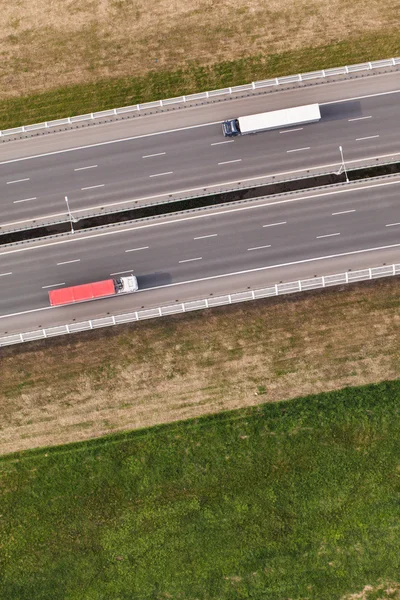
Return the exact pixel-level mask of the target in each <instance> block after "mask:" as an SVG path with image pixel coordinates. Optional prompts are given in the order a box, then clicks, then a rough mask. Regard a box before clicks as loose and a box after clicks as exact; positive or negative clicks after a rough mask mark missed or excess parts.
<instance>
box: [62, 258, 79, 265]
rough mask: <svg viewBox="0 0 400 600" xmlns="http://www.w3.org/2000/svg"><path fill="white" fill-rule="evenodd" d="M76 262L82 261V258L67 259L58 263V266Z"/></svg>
mask: <svg viewBox="0 0 400 600" xmlns="http://www.w3.org/2000/svg"><path fill="white" fill-rule="evenodd" d="M76 262H81V259H80V258H76V259H75V260H66V261H64V262H60V263H57V267H59V266H60V265H69V264H71V263H76Z"/></svg>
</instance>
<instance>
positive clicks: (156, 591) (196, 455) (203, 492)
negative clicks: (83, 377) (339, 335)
mask: <svg viewBox="0 0 400 600" xmlns="http://www.w3.org/2000/svg"><path fill="white" fill-rule="evenodd" d="M399 439H400V382H399V381H394V382H385V383H381V384H378V385H371V386H367V387H359V388H347V389H345V390H341V391H336V392H332V393H329V394H320V395H317V396H311V397H305V398H301V399H297V400H293V401H290V402H285V403H276V404H266V405H262V406H259V407H256V408H248V409H243V410H238V411H235V412H229V413H223V414H220V415H217V416H214V417H208V418H207V417H204V418H201V419H198V420H192V421H189V422H180V423H178V424H172V425H167V426H161V427H156V428H152V429H147V430H143V431H139V432H136V433H129V434H125V435H115V436H111V437H108V438H103V439H100V440H97V441H92V442H87V443H81V444H75V445H71V446H64V447H59V448H52V449H43V450H41V451H30V452H28V453H20V454H17V455H10V456H9V457H4V458H3V459H1V460H0V475H1V487H0V515H1V517H0V539H1V544H0V564H1V572H2V585H1V587H0V598H1V599H4V600H10V599H11V598H12V600H39V599H40V600H42V599H43V600H48V599H49V598H52V599H53V598H54V599H57V600H61V599H68V600H70V599H75V598H76V599H78V598H79V599H81V598H87V599H89V598H90V599H91V600H100V599H103V598H104V599H105V598H119V599H129V600H155V599H159V600H161V599H167V598H174V599H181V600H195V599H196V600H233V599H234V600H236V599H238V600H241V599H243V600H244V599H248V598H252V599H254V600H264V599H265V598H273V599H274V600H279V599H282V600H283V599H287V598H293V599H295V598H296V599H300V598H302V599H305V598H307V599H309V600H314V599H315V600H334V599H339V598H349V599H350V598H353V599H354V598H364V599H367V598H371V600H372V598H375V599H376V598H380V599H383V598H392V599H393V598H398V597H399V592H400V580H399V573H400V522H399V496H400V444H399ZM356 593H357V594H358V593H361V595H352V594H356Z"/></svg>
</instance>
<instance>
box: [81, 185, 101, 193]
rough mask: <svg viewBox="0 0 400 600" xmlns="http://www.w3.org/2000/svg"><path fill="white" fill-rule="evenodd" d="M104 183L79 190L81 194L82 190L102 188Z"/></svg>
mask: <svg viewBox="0 0 400 600" xmlns="http://www.w3.org/2000/svg"><path fill="white" fill-rule="evenodd" d="M104 186H105V183H100V184H99V185H89V187H84V188H81V190H82V192H83V191H84V190H94V188H99V187H104Z"/></svg>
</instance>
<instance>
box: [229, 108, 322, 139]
mask: <svg viewBox="0 0 400 600" xmlns="http://www.w3.org/2000/svg"><path fill="white" fill-rule="evenodd" d="M320 119H321V111H320V109H319V104H306V105H305V106H296V107H294V108H284V109H282V110H272V111H270V112H264V113H258V114H256V115H248V116H246V117H238V118H236V119H229V120H228V121H224V122H223V123H222V132H223V134H224V136H225V137H235V136H237V135H246V134H249V133H258V132H259V131H268V130H270V129H280V128H281V127H282V128H283V127H293V126H294V125H304V124H306V123H316V122H317V121H320Z"/></svg>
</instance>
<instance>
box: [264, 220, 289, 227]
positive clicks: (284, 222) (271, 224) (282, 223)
mask: <svg viewBox="0 0 400 600" xmlns="http://www.w3.org/2000/svg"><path fill="white" fill-rule="evenodd" d="M286 223H287V221H280V222H279V223H269V224H268V225H263V227H275V225H286Z"/></svg>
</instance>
